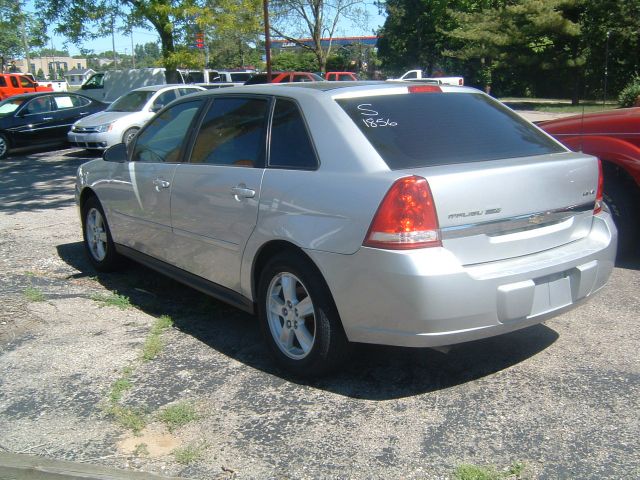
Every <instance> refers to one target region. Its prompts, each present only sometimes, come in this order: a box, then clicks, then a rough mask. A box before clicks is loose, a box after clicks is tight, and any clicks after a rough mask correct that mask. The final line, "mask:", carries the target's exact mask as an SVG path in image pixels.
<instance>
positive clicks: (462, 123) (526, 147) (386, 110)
mask: <svg viewBox="0 0 640 480" xmlns="http://www.w3.org/2000/svg"><path fill="white" fill-rule="evenodd" d="M336 101H337V103H338V104H339V105H340V106H341V107H342V108H343V109H344V110H345V112H347V114H348V115H349V116H350V117H351V119H352V120H353V121H354V122H355V124H356V125H357V126H358V128H359V129H360V130H361V131H362V133H363V134H364V135H365V137H367V139H368V140H369V142H370V143H371V145H373V147H374V148H375V149H376V150H377V151H378V153H379V154H380V156H381V157H382V158H383V159H384V161H385V162H386V163H387V165H388V166H389V168H391V169H392V170H396V169H403V168H411V167H427V166H435V165H447V164H456V163H469V162H481V161H486V160H496V159H500V158H514V157H526V156H535V155H544V154H549V153H558V152H563V151H565V150H564V149H563V147H561V146H560V145H558V144H557V143H556V142H555V141H553V140H552V139H550V138H549V137H547V136H546V135H544V134H543V133H541V132H540V131H538V130H537V129H536V128H535V127H533V126H531V125H530V124H529V123H528V122H526V121H525V120H523V119H522V118H520V117H519V116H518V115H517V114H515V113H513V112H511V111H510V110H509V109H507V108H506V107H504V106H502V105H501V104H499V103H498V102H496V101H494V100H492V99H491V98H489V97H487V96H486V95H482V94H480V93H409V94H400V95H382V96H371V97H359V98H349V99H338V100H336Z"/></svg>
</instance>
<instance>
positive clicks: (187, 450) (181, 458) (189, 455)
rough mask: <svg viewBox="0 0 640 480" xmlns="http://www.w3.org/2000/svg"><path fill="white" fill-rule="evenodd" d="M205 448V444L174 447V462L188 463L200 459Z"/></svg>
mask: <svg viewBox="0 0 640 480" xmlns="http://www.w3.org/2000/svg"><path fill="white" fill-rule="evenodd" d="M204 450H205V445H187V446H186V447H184V448H176V449H175V450H174V451H173V455H174V457H175V459H176V462H178V463H180V464H181V465H189V464H190V463H193V462H195V461H196V460H200V459H201V458H202V455H203V453H204Z"/></svg>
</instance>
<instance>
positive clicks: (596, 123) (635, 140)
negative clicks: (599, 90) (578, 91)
mask: <svg viewBox="0 0 640 480" xmlns="http://www.w3.org/2000/svg"><path fill="white" fill-rule="evenodd" d="M538 126H539V127H540V128H542V129H543V130H545V131H546V132H548V133H550V134H551V135H553V136H554V137H556V138H557V139H558V140H560V141H561V142H562V143H563V144H565V145H566V146H567V147H568V148H570V149H571V150H574V151H580V152H584V153H588V154H591V155H595V156H596V157H598V158H599V159H600V160H602V168H603V171H604V199H605V202H606V203H607V205H608V206H609V208H610V209H611V213H612V214H613V218H614V220H615V222H616V226H617V227H618V232H619V233H620V238H619V240H618V251H619V254H621V255H625V254H629V253H632V252H634V251H635V252H637V251H638V248H639V247H640V108H624V109H619V110H612V111H606V112H599V113H588V114H585V115H576V116H572V117H565V118H561V119H558V120H550V121H547V122H540V123H539V124H538Z"/></svg>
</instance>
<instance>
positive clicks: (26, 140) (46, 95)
mask: <svg viewBox="0 0 640 480" xmlns="http://www.w3.org/2000/svg"><path fill="white" fill-rule="evenodd" d="M105 108H107V104H106V103H102V102H99V101H97V100H94V99H92V98H89V97H85V96H84V95H78V94H77V93H68V92H36V93H25V94H23V95H15V96H13V97H10V98H7V99H6V100H3V101H2V102H0V159H3V158H6V157H7V156H8V155H9V151H10V150H11V149H13V148H18V147H27V146H29V147H31V146H36V145H53V144H56V143H65V142H66V141H67V133H68V132H69V129H70V128H71V125H73V123H74V122H75V121H76V120H79V119H80V118H82V117H85V116H87V115H90V114H92V113H95V112H99V111H101V110H104V109H105Z"/></svg>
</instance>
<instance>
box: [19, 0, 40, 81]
mask: <svg viewBox="0 0 640 480" xmlns="http://www.w3.org/2000/svg"><path fill="white" fill-rule="evenodd" d="M16 5H17V6H18V15H19V16H20V34H21V36H22V46H23V47H24V61H25V62H26V64H27V65H26V67H27V71H26V73H29V72H31V58H29V37H28V36H27V22H26V20H25V15H23V14H22V2H16ZM31 73H33V76H34V77H35V75H36V72H31Z"/></svg>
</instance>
